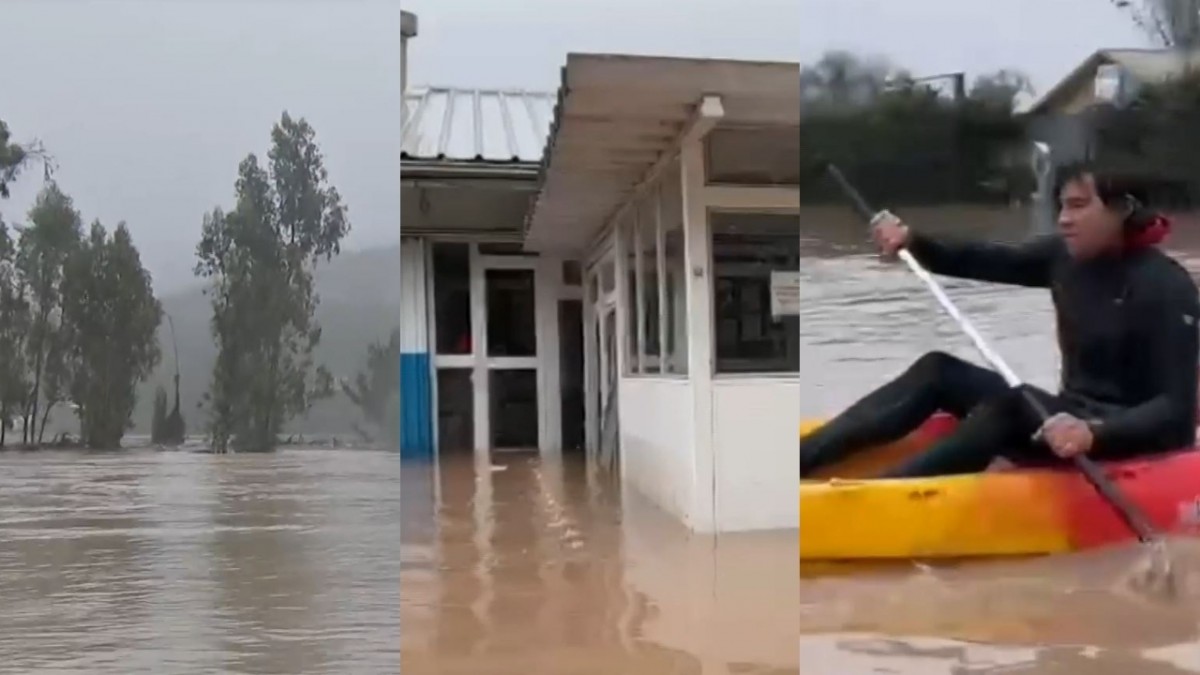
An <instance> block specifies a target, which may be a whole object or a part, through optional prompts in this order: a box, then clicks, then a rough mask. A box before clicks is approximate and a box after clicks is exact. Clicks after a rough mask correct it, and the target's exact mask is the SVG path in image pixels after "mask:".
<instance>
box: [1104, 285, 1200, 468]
mask: <svg viewBox="0 0 1200 675" xmlns="http://www.w3.org/2000/svg"><path fill="white" fill-rule="evenodd" d="M1171 276H1172V279H1171V280H1170V281H1169V282H1167V283H1161V284H1152V286H1155V287H1156V288H1153V289H1147V291H1144V292H1143V293H1142V294H1141V295H1142V296H1143V297H1142V298H1141V299H1140V301H1139V306H1138V307H1137V311H1136V312H1135V313H1134V316H1135V317H1136V320H1137V321H1138V322H1139V326H1140V327H1141V328H1140V329H1139V330H1138V331H1137V332H1138V333H1139V334H1140V335H1139V339H1140V341H1141V343H1142V344H1141V348H1142V349H1145V350H1146V353H1148V354H1150V355H1151V368H1150V372H1149V373H1146V378H1147V382H1148V383H1149V384H1150V386H1152V387H1153V388H1154V389H1155V390H1156V391H1159V392H1161V393H1159V394H1158V395H1157V396H1155V397H1154V398H1152V399H1150V400H1149V401H1146V402H1145V403H1142V404H1141V405H1137V406H1133V407H1131V408H1127V409H1125V410H1122V411H1120V412H1117V413H1114V414H1113V415H1111V416H1109V417H1106V418H1104V419H1102V420H1101V421H1100V422H1099V424H1096V425H1094V426H1093V433H1094V445H1093V449H1096V450H1126V449H1129V448H1136V447H1139V446H1146V445H1148V444H1153V445H1157V446H1161V439H1163V438H1167V439H1170V438H1179V437H1180V436H1181V435H1190V434H1191V433H1193V429H1194V428H1195V424H1196V390H1197V380H1198V379H1200V375H1198V374H1197V358H1198V357H1197V351H1198V349H1200V329H1198V328H1197V325H1198V323H1200V295H1198V293H1197V290H1196V285H1195V283H1194V282H1193V281H1192V280H1191V278H1190V277H1188V276H1187V274H1186V273H1184V272H1182V270H1179V274H1174V275H1171ZM1156 441H1157V442H1156Z"/></svg>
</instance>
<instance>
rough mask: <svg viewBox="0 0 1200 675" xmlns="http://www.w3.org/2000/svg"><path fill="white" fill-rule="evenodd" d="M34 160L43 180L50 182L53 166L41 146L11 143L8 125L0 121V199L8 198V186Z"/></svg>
mask: <svg viewBox="0 0 1200 675" xmlns="http://www.w3.org/2000/svg"><path fill="white" fill-rule="evenodd" d="M34 160H41V162H42V169H43V172H44V174H45V179H46V180H50V174H51V173H52V172H53V169H54V165H53V162H52V161H51V159H50V156H49V155H48V154H46V152H45V150H43V149H42V146H41V144H40V143H38V142H37V141H34V142H32V143H27V144H18V143H14V142H12V134H11V132H10V131H9V130H8V125H7V124H5V122H4V120H0V199H7V198H8V195H9V192H8V186H9V185H11V184H12V182H13V181H15V180H16V179H17V177H18V176H20V174H21V171H23V170H24V169H25V168H26V167H27V166H29V164H30V162H32V161H34Z"/></svg>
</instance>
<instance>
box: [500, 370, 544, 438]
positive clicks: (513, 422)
mask: <svg viewBox="0 0 1200 675" xmlns="http://www.w3.org/2000/svg"><path fill="white" fill-rule="evenodd" d="M488 379H489V383H488V389H489V390H490V391H489V398H490V399H491V411H490V412H491V420H492V447H493V448H537V447H538V391H537V371H536V370H492V371H490V372H489V373H488Z"/></svg>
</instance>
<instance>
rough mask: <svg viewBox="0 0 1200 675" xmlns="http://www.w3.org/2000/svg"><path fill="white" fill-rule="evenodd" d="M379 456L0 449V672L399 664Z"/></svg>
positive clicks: (387, 481) (395, 512) (396, 500)
mask: <svg viewBox="0 0 1200 675" xmlns="http://www.w3.org/2000/svg"><path fill="white" fill-rule="evenodd" d="M399 484H400V462H399V461H398V459H397V457H396V455H395V453H391V452H371V451H356V450H339V451H330V450H281V451H279V452H276V453H273V454H246V455H210V454H193V453H187V452H152V451H138V450H131V451H126V452H122V453H108V454H85V453H77V452H57V451H44V452H32V453H19V452H6V453H3V454H0V673H14V674H17V673H20V674H25V673H53V674H60V673H61V674H64V675H66V674H71V675H76V674H78V675H83V674H85V673H86V674H89V675H90V674H95V673H102V674H107V673H112V674H114V675H135V674H137V675H141V674H145V675H168V674H175V673H179V674H191V673H197V674H204V675H209V674H212V673H247V674H250V673H255V674H258V673H261V674H267V673H279V674H287V675H291V674H302V673H322V674H323V673H329V674H338V675H342V674H354V675H358V674H362V675H378V674H381V673H395V672H398V669H399V661H400V642H399V634H400V627H399V605H400V588H399V585H398V583H397V580H398V579H399V578H400V537H399V522H400V495H399V490H398V487H399Z"/></svg>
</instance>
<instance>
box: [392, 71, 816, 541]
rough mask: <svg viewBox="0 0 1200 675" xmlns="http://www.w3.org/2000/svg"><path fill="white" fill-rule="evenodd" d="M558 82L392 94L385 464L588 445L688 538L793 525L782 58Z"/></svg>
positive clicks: (789, 236)
mask: <svg viewBox="0 0 1200 675" xmlns="http://www.w3.org/2000/svg"><path fill="white" fill-rule="evenodd" d="M562 73H563V75H562V78H563V79H562V85H561V86H560V87H559V90H558V91H557V92H553V93H551V92H528V91H505V90H490V91H489V90H463V89H453V88H437V87H432V88H426V87H415V88H410V89H409V90H408V91H407V92H406V94H405V98H404V100H405V113H404V115H405V119H404V131H403V154H402V172H403V177H402V181H403V185H402V219H403V220H402V232H401V235H402V237H401V241H402V263H401V264H402V271H401V273H402V279H403V282H402V283H403V286H402V297H403V306H402V317H403V319H402V351H403V352H404V354H403V361H402V366H401V371H402V374H401V378H402V396H401V407H402V420H403V421H402V432H401V433H402V454H403V455H404V456H405V457H406V458H435V457H438V456H442V455H445V454H446V453H474V454H475V455H476V456H486V455H487V454H488V453H495V452H503V451H506V450H519V449H524V450H533V449H536V450H537V451H539V452H541V453H555V454H556V453H570V452H580V453H586V455H587V457H588V458H589V460H590V461H591V462H593V463H595V464H596V465H598V466H600V467H604V468H611V469H613V470H615V471H618V472H619V475H620V478H621V481H622V483H623V484H624V485H626V486H628V487H630V488H632V489H634V490H636V491H637V492H639V493H641V494H642V495H644V496H645V497H648V498H649V500H650V501H652V502H653V503H654V504H655V505H657V507H659V508H661V509H663V510H664V511H666V512H668V513H670V514H671V515H673V516H674V517H675V518H677V519H679V520H681V521H683V522H684V523H685V524H686V525H687V526H688V527H690V528H692V529H693V530H697V531H703V532H715V531H739V530H755V529H776V528H795V527H796V526H797V519H798V513H797V501H796V480H797V479H796V471H795V469H796V444H797V433H798V424H799V409H800V401H799V398H800V384H799V334H798V318H797V316H796V314H795V311H796V310H795V306H794V304H795V294H796V293H795V289H796V285H797V284H798V281H797V276H796V271H797V269H798V266H799V244H800V242H799V235H798V214H799V207H800V201H799V193H798V187H797V186H798V183H799V171H800V169H799V164H800V162H799V154H798V147H797V145H798V140H797V139H798V133H797V128H798V125H799V118H800V110H799V78H798V74H799V65H798V64H796V63H752V62H735V61H727V60H703V59H676V58H658V57H655V58H651V57H639V56H613V55H587V54H571V55H569V56H568V57H567V63H566V65H565V67H564V68H563V71H562Z"/></svg>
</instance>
